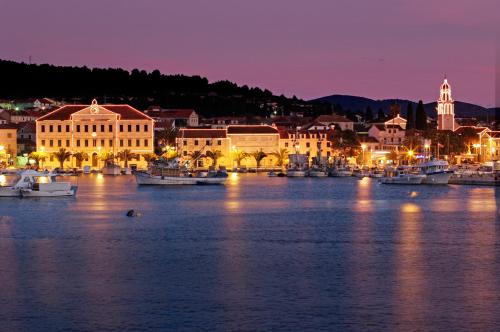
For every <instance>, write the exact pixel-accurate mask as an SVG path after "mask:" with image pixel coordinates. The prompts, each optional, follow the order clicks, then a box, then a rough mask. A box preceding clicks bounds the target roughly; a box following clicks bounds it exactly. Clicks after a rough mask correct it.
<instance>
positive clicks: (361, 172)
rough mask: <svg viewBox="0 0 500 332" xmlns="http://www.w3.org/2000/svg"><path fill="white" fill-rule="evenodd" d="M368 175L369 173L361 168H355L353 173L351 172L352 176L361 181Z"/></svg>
mask: <svg viewBox="0 0 500 332" xmlns="http://www.w3.org/2000/svg"><path fill="white" fill-rule="evenodd" d="M369 174H370V173H369V172H368V170H367V169H363V168H357V169H355V170H354V171H352V176H354V177H357V178H359V179H362V178H364V177H365V176H368V175H369Z"/></svg>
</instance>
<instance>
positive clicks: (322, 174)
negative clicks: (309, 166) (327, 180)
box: [309, 171, 328, 178]
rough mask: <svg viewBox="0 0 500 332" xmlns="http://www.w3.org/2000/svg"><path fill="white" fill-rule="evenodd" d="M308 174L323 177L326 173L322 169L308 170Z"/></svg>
mask: <svg viewBox="0 0 500 332" xmlns="http://www.w3.org/2000/svg"><path fill="white" fill-rule="evenodd" d="M309 176H310V177H312V178H324V177H326V176H328V173H326V172H323V171H310V172H309Z"/></svg>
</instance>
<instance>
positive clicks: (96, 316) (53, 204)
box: [0, 174, 500, 331]
mask: <svg viewBox="0 0 500 332" xmlns="http://www.w3.org/2000/svg"><path fill="white" fill-rule="evenodd" d="M78 185H79V191H78V195H77V197H76V198H57V199H54V198H52V199H11V198H5V199H1V200H0V290H1V292H0V293H1V296H0V330H1V331H173V330H180V331H199V330H206V331H214V330H220V331H263V330H267V331H318V330H328V331H335V330H337V331H371V330H389V331H415V330H420V331H431V330H432V331H438V330H447V331H470V330H478V331H479V330H480V331H494V330H497V331H498V330H499V329H500V214H499V212H498V206H499V204H500V193H498V192H496V191H495V188H487V187H483V188H482V187H465V186H442V187H440V186H414V187H408V186H384V185H380V184H378V183H377V182H376V181H373V180H371V179H363V180H357V179H355V178H347V179H340V178H339V179H335V178H328V179H311V178H305V179H286V178H267V177H265V176H261V175H254V174H248V175H246V174H245V175H238V176H234V177H232V176H230V179H229V183H228V185H226V186H220V187H217V186H196V187H163V188H161V187H137V186H136V185H135V181H134V179H133V177H131V176H121V177H115V178H113V177H102V176H98V175H89V176H82V177H79V178H78ZM132 208H133V209H136V210H138V211H139V212H140V213H141V214H142V216H141V217H139V218H127V217H126V216H125V213H126V211H127V210H129V209H132Z"/></svg>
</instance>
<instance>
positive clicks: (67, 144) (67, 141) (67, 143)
mask: <svg viewBox="0 0 500 332" xmlns="http://www.w3.org/2000/svg"><path fill="white" fill-rule="evenodd" d="M66 147H69V139H67V140H66Z"/></svg>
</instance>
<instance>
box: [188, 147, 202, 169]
mask: <svg viewBox="0 0 500 332" xmlns="http://www.w3.org/2000/svg"><path fill="white" fill-rule="evenodd" d="M204 157H205V155H204V154H203V153H202V152H201V150H197V151H193V152H191V153H190V154H189V159H190V160H191V161H192V162H193V165H195V166H196V165H197V163H198V160H200V159H201V158H204Z"/></svg>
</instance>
